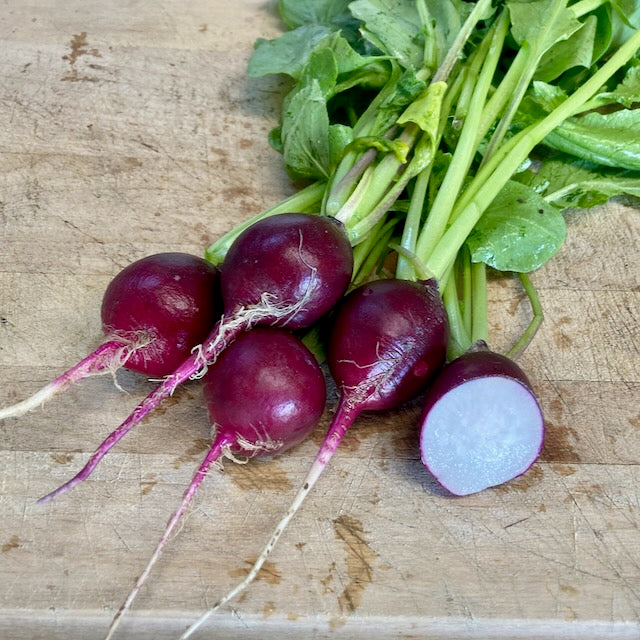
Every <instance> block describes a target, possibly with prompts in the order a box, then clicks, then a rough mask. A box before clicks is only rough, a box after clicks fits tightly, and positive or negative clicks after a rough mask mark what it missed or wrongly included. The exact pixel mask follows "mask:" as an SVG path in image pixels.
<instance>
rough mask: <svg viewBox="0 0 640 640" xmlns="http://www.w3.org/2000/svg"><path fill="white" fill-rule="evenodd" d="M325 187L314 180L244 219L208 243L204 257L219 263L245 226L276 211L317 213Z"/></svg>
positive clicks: (276, 212)
mask: <svg viewBox="0 0 640 640" xmlns="http://www.w3.org/2000/svg"><path fill="white" fill-rule="evenodd" d="M325 188H326V183H325V182H324V181H320V182H314V183H313V184H310V185H309V186H307V187H305V188H304V189H301V190H300V191H298V192H297V193H294V194H293V195H292V196H290V197H289V198H286V199H285V200H283V201H282V202H280V203H279V204H277V205H275V206H273V207H271V208H270V209H266V210H265V211H261V212H260V213H258V214H257V215H255V216H253V217H251V218H249V219H248V220H245V221H244V222H242V223H240V224H239V225H238V226H237V227H234V228H233V229H232V230H231V231H228V232H227V233H225V234H224V235H223V236H221V237H220V238H218V240H216V241H215V242H214V243H213V244H212V245H210V246H209V247H208V248H207V249H206V250H205V258H206V259H207V260H209V262H212V263H213V264H216V265H217V264H220V263H221V262H222V261H223V260H224V257H225V255H226V254H227V251H228V249H229V247H230V246H231V243H232V242H233V241H234V240H235V239H236V238H237V237H238V236H239V235H240V234H241V233H242V232H243V231H244V230H245V229H246V228H247V227H250V226H251V225H252V224H253V223H254V222H257V221H258V220H262V219H264V218H268V217H269V216H275V215H276V214H278V213H314V212H316V213H317V209H318V208H319V205H320V203H321V202H322V197H323V195H324V192H325Z"/></svg>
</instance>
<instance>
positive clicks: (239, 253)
mask: <svg viewBox="0 0 640 640" xmlns="http://www.w3.org/2000/svg"><path fill="white" fill-rule="evenodd" d="M352 270H353V251H352V249H351V245H350V244H349V240H348V238H347V235H346V232H345V230H344V227H343V225H342V223H341V222H339V221H337V220H335V219H334V218H328V217H324V216H318V215H311V214H304V213H282V214H278V215H275V216H271V217H269V218H265V219H263V220H260V221H258V222H256V223H255V224H253V225H251V226H250V227H248V228H247V229H245V230H244V231H243V232H242V233H241V234H240V235H239V236H238V237H237V238H236V240H235V241H234V242H233V244H232V245H231V246H230V248H229V251H228V252H227V255H226V256H225V259H224V261H223V263H222V265H221V266H220V286H221V291H222V299H223V304H224V309H225V314H224V315H223V317H222V319H221V320H220V321H219V322H217V323H216V325H215V327H214V328H213V330H212V331H211V333H209V335H208V336H207V337H206V338H205V340H204V341H203V342H202V344H201V345H199V348H198V349H197V350H194V352H193V354H192V355H191V356H189V357H188V358H187V359H186V360H184V362H182V364H180V365H179V366H178V367H177V368H176V369H175V370H174V371H173V373H171V374H170V375H169V376H167V378H166V379H165V380H164V381H162V382H161V383H160V384H159V385H158V386H157V387H156V388H155V389H154V390H153V391H152V392H151V393H150V394H149V395H148V396H147V397H146V398H145V399H144V400H143V401H142V402H141V403H140V404H139V405H138V406H137V407H136V408H135V409H134V410H133V412H132V413H131V415H129V417H128V418H127V419H126V420H125V421H124V422H123V423H122V424H121V425H120V426H119V427H118V428H117V429H116V430H115V431H113V432H112V433H111V434H110V435H109V436H108V437H107V438H106V439H105V440H104V442H102V444H101V445H100V446H99V447H98V449H97V450H96V451H95V453H94V454H93V455H92V456H91V458H90V459H89V461H88V462H87V464H86V465H85V466H84V467H83V468H82V469H81V470H80V471H79V472H78V473H77V474H76V475H75V476H74V477H73V478H71V480H69V481H68V482H66V483H65V484H63V485H62V486H60V487H58V488H57V489H56V490H55V491H52V492H51V493H49V494H48V495H46V496H44V497H43V498H41V499H40V501H39V502H47V501H49V500H52V499H53V498H54V497H56V496H58V495H60V494H62V493H65V492H66V491H69V489H71V488H73V487H74V486H75V485H77V484H78V483H80V482H82V481H83V480H85V479H86V478H87V477H88V476H89V475H90V474H91V472H92V471H93V470H94V469H95V467H96V466H97V465H98V463H99V462H100V460H101V459H102V458H103V457H104V456H105V455H106V453H107V452H108V451H109V450H110V449H111V447H113V446H114V445H115V444H116V443H117V442H118V441H119V440H120V439H121V438H122V437H123V436H124V435H125V434H126V433H128V432H129V431H130V430H131V429H132V428H133V427H134V426H135V425H136V424H138V423H139V422H140V421H141V420H142V419H143V418H144V417H145V416H146V415H147V414H149V413H150V412H151V411H153V409H155V408H156V407H157V406H158V405H159V404H160V403H161V402H162V401H163V400H164V399H165V398H167V397H168V396H170V395H171V394H172V393H173V392H174V390H175V389H176V387H178V385H180V384H182V383H183V382H185V381H186V380H189V379H190V378H198V377H201V376H202V375H204V373H205V372H206V370H207V367H209V366H211V365H212V364H213V363H214V362H215V361H216V359H217V358H218V356H219V355H220V354H221V353H222V351H223V350H224V349H225V348H226V347H227V346H228V345H229V344H230V343H231V342H232V341H233V340H235V339H236V338H237V337H238V335H240V334H241V333H242V332H244V331H248V330H249V329H251V328H252V327H254V326H265V325H271V326H281V327H287V328H290V329H299V328H301V327H305V326H309V325H311V324H313V323H314V322H315V321H316V320H318V319H319V318H321V317H322V316H323V315H325V314H326V313H327V312H328V311H329V310H330V309H331V308H332V307H333V306H334V305H335V304H336V302H337V301H338V300H339V299H340V298H341V297H342V295H343V294H344V292H345V290H346V289H347V287H348V285H349V282H350V280H351V273H352Z"/></svg>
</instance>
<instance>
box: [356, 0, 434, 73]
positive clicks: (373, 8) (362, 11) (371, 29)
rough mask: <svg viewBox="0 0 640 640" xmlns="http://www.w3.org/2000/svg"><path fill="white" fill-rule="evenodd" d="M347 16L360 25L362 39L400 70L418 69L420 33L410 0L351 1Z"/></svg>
mask: <svg viewBox="0 0 640 640" xmlns="http://www.w3.org/2000/svg"><path fill="white" fill-rule="evenodd" d="M350 8H351V13H352V14H353V15H354V16H355V17H356V18H358V19H359V20H362V21H363V22H364V26H363V27H361V32H362V34H363V36H364V37H365V38H366V39H367V40H369V41H370V42H371V43H372V44H373V45H374V46H376V47H378V48H379V49H380V50H381V51H382V52H383V53H385V54H387V55H390V56H393V57H394V58H395V59H396V60H397V61H398V63H399V64H400V65H401V66H402V67H404V68H407V67H415V68H419V67H421V66H422V62H423V57H424V33H423V30H422V27H421V22H420V15H419V13H418V10H417V8H416V4H415V2H414V1H412V0H355V1H354V2H352V3H351V5H350Z"/></svg>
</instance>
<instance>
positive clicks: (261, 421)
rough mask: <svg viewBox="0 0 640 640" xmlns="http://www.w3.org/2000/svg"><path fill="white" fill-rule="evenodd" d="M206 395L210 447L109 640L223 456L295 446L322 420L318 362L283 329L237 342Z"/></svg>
mask: <svg viewBox="0 0 640 640" xmlns="http://www.w3.org/2000/svg"><path fill="white" fill-rule="evenodd" d="M204 397H205V400H206V403H207V407H208V410H209V417H210V420H211V424H212V429H213V438H212V444H211V448H210V449H209V452H208V453H207V455H206V456H205V458H204V460H203V461H202V463H201V464H200V467H199V468H198V470H197V471H196V474H195V475H194V477H193V479H192V481H191V484H190V485H189V487H188V488H187V490H186V492H185V494H184V497H183V499H182V503H181V504H180V506H179V507H178V509H177V511H176V512H175V513H174V514H173V516H172V517H171V519H170V520H169V523H168V525H167V528H166V530H165V532H164V534H163V535H162V538H161V540H160V542H159V543H158V546H157V547H156V550H155V551H154V553H153V555H152V556H151V559H150V560H149V563H148V564H147V566H146V568H145V570H144V571H143V572H142V574H141V575H140V577H139V578H138V580H137V582H136V585H135V587H134V588H133V590H132V591H131V593H130V594H129V596H128V598H127V600H126V601H125V603H124V604H123V605H122V607H121V608H120V610H119V611H118V613H117V614H116V615H115V617H114V619H113V622H112V623H111V627H110V628H109V632H108V635H107V638H111V637H112V635H113V633H114V631H115V629H116V627H117V626H118V623H119V620H120V619H121V618H122V616H123V615H124V613H125V612H126V611H127V610H128V609H129V608H130V607H131V604H132V603H133V600H134V599H135V597H136V596H137V594H138V592H139V591H140V588H141V587H142V585H143V584H144V582H145V581H146V579H147V577H148V575H149V573H150V571H151V569H152V567H153V565H154V564H155V563H156V561H157V560H158V558H159V557H160V554H161V553H162V551H163V549H164V547H165V545H166V544H167V542H168V540H169V537H170V536H171V534H172V532H173V530H174V529H175V527H176V526H177V524H178V523H179V522H180V520H181V519H182V517H183V516H184V514H185V511H186V509H187V507H188V506H189V504H190V503H191V501H192V500H193V497H194V495H195V492H196V490H197V489H198V487H199V485H200V483H201V482H202V481H203V480H204V477H205V475H206V473H207V472H208V470H209V468H210V467H211V465H212V464H213V463H214V462H215V461H216V460H218V459H219V458H220V456H226V457H228V458H230V459H231V460H236V456H238V455H242V456H249V457H254V456H264V455H267V456H270V455H274V454H276V453H280V452H282V451H285V450H287V449H289V448H291V447H293V446H294V445H296V444H298V443H300V442H301V441H302V440H303V439H304V438H306V437H307V436H308V435H309V434H310V433H311V431H312V430H313V428H314V427H315V425H316V424H317V423H318V421H319V420H320V417H321V416H322V413H323V411H324V407H325V402H326V386H325V380H324V376H323V373H322V370H321V369H320V366H319V364H318V363H317V361H316V360H315V358H314V357H313V355H312V354H311V352H310V351H309V350H308V349H307V348H306V347H305V345H304V344H303V343H302V342H301V341H300V340H299V339H298V338H296V337H294V336H293V335H291V334H290V333H288V332H286V331H284V330H283V329H276V328H257V329H254V330H253V331H249V332H246V333H244V334H243V335H241V336H239V337H238V338H237V340H236V341H235V342H233V343H232V344H231V345H230V346H229V347H227V349H226V350H225V351H224V352H223V353H222V354H221V355H220V357H219V359H218V360H217V361H216V363H215V364H214V365H213V366H212V367H211V368H210V369H209V371H208V372H207V374H206V375H205V377H204Z"/></svg>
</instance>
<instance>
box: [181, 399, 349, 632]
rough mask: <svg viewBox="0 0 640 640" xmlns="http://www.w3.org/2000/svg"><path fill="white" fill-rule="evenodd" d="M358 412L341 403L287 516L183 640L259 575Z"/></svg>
mask: <svg viewBox="0 0 640 640" xmlns="http://www.w3.org/2000/svg"><path fill="white" fill-rule="evenodd" d="M358 413H359V412H358V411H357V409H354V408H352V407H348V406H347V404H346V403H345V402H340V403H339V405H338V409H337V411H336V413H335V415H334V417H333V420H332V422H331V425H330V426H329V430H328V431H327V435H326V437H325V439H324V442H323V444H322V447H321V448H320V450H319V451H318V453H317V455H316V457H315V460H314V461H313V464H312V465H311V467H310V469H309V471H308V473H307V476H306V477H305V479H304V482H303V483H302V486H301V487H300V489H298V492H297V494H296V496H295V498H294V499H293V502H292V503H291V506H290V507H289V509H288V510H287V512H286V514H285V515H284V517H283V518H282V519H281V520H280V522H279V523H278V524H277V526H276V528H275V530H274V531H273V533H272V534H271V537H270V538H269V541H268V542H267V544H266V546H265V547H264V549H263V550H262V552H261V553H260V555H259V556H258V558H257V560H256V561H255V563H254V564H253V566H252V567H251V570H250V571H249V573H248V574H247V576H246V577H245V578H244V579H243V580H242V581H241V582H239V583H238V584H237V585H236V586H235V587H234V588H233V589H231V591H229V592H228V593H227V594H226V595H224V596H223V597H222V598H220V599H219V600H218V601H217V602H216V603H215V604H214V605H213V606H212V607H211V608H210V609H208V610H207V611H206V612H205V613H204V614H202V615H201V616H200V618H198V620H196V621H195V622H194V623H193V624H192V625H191V626H190V627H189V628H188V629H187V630H186V631H185V632H184V633H183V634H182V635H181V636H180V640H186V639H187V638H190V637H191V636H192V635H193V634H194V633H195V632H196V631H197V630H198V629H199V628H200V627H201V626H202V625H203V624H204V623H205V622H206V621H207V620H208V619H209V617H210V616H211V615H212V614H213V613H215V612H216V611H217V610H218V609H220V607H222V606H224V605H225V604H227V602H229V601H230V600H233V599H234V598H235V597H237V596H238V595H239V594H240V593H242V592H243V591H244V590H245V589H246V588H247V587H248V586H249V585H250V584H251V583H252V582H253V581H254V580H255V579H256V577H257V576H258V574H259V573H260V569H262V567H263V565H264V563H265V562H266V561H267V560H268V558H269V556H270V555H271V552H272V551H273V549H274V547H275V546H276V544H277V542H278V540H279V539H280V536H281V535H282V534H283V533H284V530H285V529H286V528H287V526H288V524H289V522H291V520H292V519H293V517H294V516H295V515H296V513H297V512H298V510H299V509H300V507H301V506H302V503H303V502H304V500H305V498H306V497H307V495H308V494H309V492H310V491H311V489H312V488H313V487H314V485H315V484H316V482H317V481H318V479H319V478H320V476H321V475H322V472H323V471H324V470H325V469H326V467H327V464H328V463H329V460H331V457H332V456H333V454H334V453H335V451H336V449H337V448H338V445H339V444H340V442H341V441H342V438H343V437H344V434H345V433H346V430H347V429H348V427H349V426H350V425H351V424H352V423H353V421H354V420H355V418H356V416H357V415H358Z"/></svg>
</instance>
